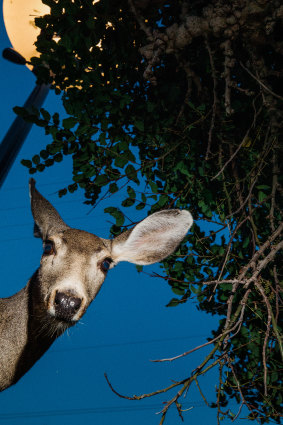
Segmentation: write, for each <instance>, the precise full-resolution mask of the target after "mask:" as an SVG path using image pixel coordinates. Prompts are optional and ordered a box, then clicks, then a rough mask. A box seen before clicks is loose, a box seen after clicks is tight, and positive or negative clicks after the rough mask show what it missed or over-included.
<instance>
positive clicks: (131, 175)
mask: <svg viewBox="0 0 283 425" xmlns="http://www.w3.org/2000/svg"><path fill="white" fill-rule="evenodd" d="M125 174H126V176H127V177H128V179H129V180H133V181H134V182H135V183H139V180H138V178H137V171H136V169H135V167H134V166H133V165H132V164H129V165H127V167H126V169H125Z"/></svg>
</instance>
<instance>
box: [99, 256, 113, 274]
mask: <svg viewBox="0 0 283 425" xmlns="http://www.w3.org/2000/svg"><path fill="white" fill-rule="evenodd" d="M111 263H112V260H111V258H105V259H104V260H103V261H102V262H101V264H100V268H101V270H102V271H103V272H104V273H106V272H108V270H109V268H110V264H111Z"/></svg>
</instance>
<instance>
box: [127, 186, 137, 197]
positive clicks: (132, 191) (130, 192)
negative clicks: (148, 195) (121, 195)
mask: <svg viewBox="0 0 283 425" xmlns="http://www.w3.org/2000/svg"><path fill="white" fill-rule="evenodd" d="M127 192H128V195H129V198H131V199H136V192H135V191H134V189H133V188H132V187H131V186H128V187H127Z"/></svg>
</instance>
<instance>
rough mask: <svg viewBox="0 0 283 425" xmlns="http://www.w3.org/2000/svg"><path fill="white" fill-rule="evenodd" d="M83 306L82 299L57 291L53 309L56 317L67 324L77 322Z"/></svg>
mask: <svg viewBox="0 0 283 425" xmlns="http://www.w3.org/2000/svg"><path fill="white" fill-rule="evenodd" d="M81 305H82V298H79V297H77V296H74V295H73V294H69V293H67V292H60V291H56V293H55V297H54V301H53V307H54V310H55V317H56V318H57V319H61V320H64V321H67V322H71V321H76V320H77V319H78V317H76V315H77V313H78V312H79V310H80V308H81Z"/></svg>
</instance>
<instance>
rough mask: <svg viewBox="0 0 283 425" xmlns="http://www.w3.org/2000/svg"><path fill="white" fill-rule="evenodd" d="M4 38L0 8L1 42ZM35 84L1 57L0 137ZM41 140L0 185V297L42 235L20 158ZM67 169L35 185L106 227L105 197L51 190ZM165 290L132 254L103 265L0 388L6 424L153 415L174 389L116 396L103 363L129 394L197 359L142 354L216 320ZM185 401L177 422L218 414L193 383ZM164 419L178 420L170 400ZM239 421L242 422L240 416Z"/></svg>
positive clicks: (31, 267)
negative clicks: (175, 301) (94, 292)
mask: <svg viewBox="0 0 283 425" xmlns="http://www.w3.org/2000/svg"><path fill="white" fill-rule="evenodd" d="M1 9H2V8H1ZM9 46H10V43H9V40H8V38H7V36H6V33H5V28H4V24H3V18H2V16H1V21H0V50H1V51H2V50H3V49H4V48H5V47H9ZM34 84H35V78H34V76H33V75H32V73H31V72H30V71H29V70H28V69H27V68H26V67H23V66H17V65H14V64H11V63H9V62H7V61H5V60H4V59H2V58H0V90H1V102H0V107H1V113H0V140H1V139H2V137H3V136H4V135H5V133H6V131H7V130H8V128H9V126H10V125H11V123H12V121H13V119H14V118H15V115H14V113H13V111H12V108H13V107H14V106H16V105H17V106H21V105H22V104H23V103H24V102H25V100H26V98H27V97H28V95H29V94H30V92H31V90H32V89H33V87H34ZM44 107H45V108H46V109H47V110H48V111H49V112H51V113H53V112H56V111H58V112H61V113H63V109H62V106H61V102H60V98H59V97H56V96H55V95H54V93H53V92H51V93H49V95H48V98H47V100H46V102H45V105H44ZM48 142H50V139H49V138H48V137H47V136H45V135H44V131H43V130H42V129H39V128H35V127H34V128H33V129H32V131H31V133H30V134H29V136H28V137H27V139H26V142H25V144H24V146H23V148H22V150H21V152H20V154H19V156H18V158H17V160H16V162H15V164H14V166H13V168H12V170H11V171H10V173H9V175H8V178H7V179H6V182H5V184H4V185H3V187H2V189H1V190H0V228H1V245H0V267H1V275H2V279H1V293H0V295H1V297H8V296H10V295H12V294H14V293H15V292H17V291H19V290H20V289H21V288H22V287H23V286H25V285H26V282H27V281H28V279H29V278H30V276H31V275H32V273H33V272H34V271H35V269H36V268H37V267H38V264H39V260H40V256H41V241H40V240H39V239H35V238H33V221H32V216H31V212H30V206H29V196H28V179H29V175H28V171H27V169H26V168H25V167H23V166H22V165H21V164H20V160H21V159H23V158H25V159H28V158H30V157H31V156H32V155H33V154H35V153H38V152H39V150H40V149H42V148H43V147H44V146H45V145H46V143H48ZM71 174H72V169H71V161H70V160H69V159H65V160H64V162H63V163H60V164H57V165H56V166H54V167H51V168H50V169H48V170H47V171H45V172H44V173H42V174H40V173H39V174H36V175H35V178H36V180H37V188H38V189H39V190H40V191H41V193H42V194H43V195H44V196H45V197H46V198H48V199H49V200H50V201H51V202H52V203H53V205H54V206H55V207H56V208H57V209H58V211H59V213H60V214H61V216H62V217H63V219H64V220H65V221H66V222H67V224H69V225H70V226H73V227H77V228H81V229H83V230H87V231H90V232H92V233H95V234H97V235H98V236H102V237H108V236H109V228H110V223H109V220H110V218H109V216H108V215H105V214H104V212H103V210H104V208H105V207H107V206H109V205H110V204H111V202H112V204H113V201H109V200H108V201H107V200H106V201H105V202H104V203H101V204H100V205H99V206H98V207H97V208H96V209H95V210H94V211H92V212H91V213H90V214H88V213H89V212H90V208H89V207H88V206H86V205H84V204H83V193H82V192H80V191H78V192H76V193H75V194H73V195H67V196H66V197H64V198H62V199H59V198H58V196H57V191H58V190H59V189H60V188H62V187H64V185H65V184H66V183H68V182H70V180H71ZM132 217H133V216H132ZM133 218H134V217H133ZM154 270H155V271H159V268H158V266H150V267H147V268H146V269H145V271H147V272H151V271H154ZM172 297H173V293H172V292H171V290H170V288H169V286H168V285H167V284H166V282H165V281H164V280H163V279H154V278H151V277H149V276H147V275H145V274H142V273H141V274H139V273H138V272H137V271H136V268H135V266H134V265H132V264H127V263H121V264H119V265H118V266H117V268H115V269H114V270H112V271H111V272H109V275H108V277H107V279H106V281H105V283H104V286H103V288H102V290H101V292H100V294H99V296H98V297H97V298H96V300H95V301H94V302H93V304H92V305H91V306H90V308H89V309H88V311H87V313H86V314H85V316H84V317H83V319H82V322H81V323H79V324H78V325H76V326H75V327H74V328H72V329H71V330H70V331H69V332H68V334H65V335H63V336H62V337H61V338H59V339H58V340H57V341H56V342H55V343H54V345H53V346H52V347H51V349H50V350H49V351H48V352H47V353H46V354H45V355H44V356H43V357H42V358H41V359H40V361H39V362H38V363H37V364H36V365H35V366H34V367H33V368H32V369H31V370H30V371H29V372H28V373H27V374H26V375H25V376H24V377H23V378H22V379H21V380H20V381H19V382H18V383H17V384H16V385H15V386H13V387H11V388H9V389H8V390H6V391H4V392H3V393H1V395H0V422H1V423H3V424H4V423H7V424H9V425H18V424H21V425H26V424H29V425H50V424H52V425H57V424H62V423H63V424H64V423H68V424H69V425H73V424H77V422H78V421H79V422H82V421H83V423H84V424H85V425H90V424H93V423H96V424H99V425H109V424H112V423H115V424H116V425H132V424H135V425H144V424H149V425H155V424H156V425H157V424H158V423H159V420H160V415H159V416H158V415H156V412H158V411H160V410H161V409H162V402H163V401H166V400H169V398H171V397H172V396H173V395H174V393H170V395H169V394H165V395H162V396H160V397H155V398H151V399H147V400H144V401H140V402H133V401H127V400H123V399H120V398H118V397H117V396H116V395H115V394H113V393H112V392H111V390H110V389H109V387H108V385H107V383H106V381H105V379H104V372H107V374H108V376H109V378H110V380H111V381H112V383H113V385H114V387H115V388H116V389H117V390H118V391H119V392H121V393H123V394H126V395H133V394H142V393H148V392H151V391H154V390H156V389H159V388H161V387H163V386H168V385H169V384H170V383H171V380H179V379H182V378H184V377H186V376H187V375H189V374H190V371H191V370H193V369H194V367H196V366H197V365H198V364H199V363H200V361H201V359H202V358H203V357H202V356H203V355H204V353H205V351H204V350H203V351H201V352H196V353H193V354H192V355H191V356H190V357H185V358H183V359H180V360H178V361H175V362H171V363H152V362H150V359H156V358H162V357H171V356H175V355H177V354H181V353H183V352H185V351H187V350H188V349H190V348H193V347H195V346H197V345H199V344H202V343H204V342H206V337H208V336H210V335H211V334H210V330H211V329H213V328H214V327H216V323H217V321H218V320H217V317H214V318H211V317H210V316H208V315H206V314H204V313H201V312H198V311H197V308H196V304H195V303H194V302H193V301H190V302H188V303H186V304H185V305H182V306H179V307H176V308H166V307H165V305H166V304H167V303H168V301H169V300H170V299H171V298H172ZM0 349H1V346H0ZM216 384H217V373H216V371H215V372H211V373H210V374H208V375H207V376H205V377H204V378H203V379H201V380H200V385H201V387H202V389H203V391H204V393H205V394H206V397H207V399H208V400H209V401H212V399H213V395H214V387H215V385H216ZM170 396H171V397H170ZM190 407H193V409H191V410H189V411H188V412H186V413H185V414H184V417H185V423H187V424H198V425H207V424H209V425H214V424H216V423H217V420H216V410H211V409H209V408H207V407H206V406H205V403H204V402H203V400H202V398H201V396H200V394H199V392H198V390H197V389H196V388H195V386H193V387H192V389H191V390H190V392H189V394H188V395H187V397H186V399H185V400H184V408H186V409H188V408H190ZM234 407H235V406H234ZM241 416H243V415H241ZM229 422H230V421H228V420H227V421H226V420H225V421H224V422H223V423H224V424H226V423H229ZM165 423H166V424H167V425H176V424H178V423H181V422H180V421H179V418H178V415H177V413H176V410H175V409H174V408H172V409H171V410H170V411H169V413H168V416H167V419H166V422H165ZM240 423H241V424H242V425H245V424H247V423H248V421H247V420H241V421H240Z"/></svg>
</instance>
